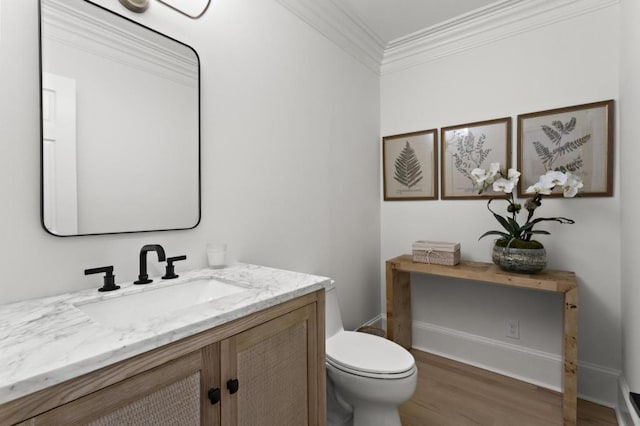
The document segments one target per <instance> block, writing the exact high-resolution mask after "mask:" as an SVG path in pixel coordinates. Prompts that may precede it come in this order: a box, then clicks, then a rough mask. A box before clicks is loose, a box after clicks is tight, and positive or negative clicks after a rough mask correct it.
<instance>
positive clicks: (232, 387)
mask: <svg viewBox="0 0 640 426" xmlns="http://www.w3.org/2000/svg"><path fill="white" fill-rule="evenodd" d="M238 387H240V384H239V383H238V379H231V380H229V381H228V382H227V389H229V393H230V394H232V395H233V394H234V393H236V392H238Z"/></svg>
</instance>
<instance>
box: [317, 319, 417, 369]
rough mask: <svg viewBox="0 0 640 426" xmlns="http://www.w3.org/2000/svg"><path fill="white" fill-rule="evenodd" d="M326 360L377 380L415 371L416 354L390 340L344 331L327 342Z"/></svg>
mask: <svg viewBox="0 0 640 426" xmlns="http://www.w3.org/2000/svg"><path fill="white" fill-rule="evenodd" d="M326 356H327V363H328V364H329V365H331V366H333V367H335V368H337V369H339V370H342V371H344V372H346V373H349V374H355V375H358V376H363V377H371V378H377V379H402V378H405V377H408V376H410V375H412V374H414V372H415V360H414V359H413V356H412V355H411V354H410V353H409V352H408V351H407V350H405V349H404V348H403V347H402V346H400V345H398V344H397V343H394V342H392V341H390V340H387V339H384V338H381V337H378V336H373V335H371V334H366V333H358V332H353V331H342V332H339V333H337V334H336V335H334V336H333V337H331V338H330V339H329V340H327V341H326Z"/></svg>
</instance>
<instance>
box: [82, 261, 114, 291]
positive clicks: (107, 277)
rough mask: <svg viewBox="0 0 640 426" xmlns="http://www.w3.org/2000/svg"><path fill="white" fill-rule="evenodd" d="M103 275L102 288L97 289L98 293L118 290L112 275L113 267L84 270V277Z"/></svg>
mask: <svg viewBox="0 0 640 426" xmlns="http://www.w3.org/2000/svg"><path fill="white" fill-rule="evenodd" d="M102 273H104V284H103V286H102V287H100V288H99V289H98V291H113V290H117V289H119V288H120V286H119V285H116V276H115V275H113V265H111V266H102V267H100V268H90V269H85V270H84V274H85V275H92V274H102Z"/></svg>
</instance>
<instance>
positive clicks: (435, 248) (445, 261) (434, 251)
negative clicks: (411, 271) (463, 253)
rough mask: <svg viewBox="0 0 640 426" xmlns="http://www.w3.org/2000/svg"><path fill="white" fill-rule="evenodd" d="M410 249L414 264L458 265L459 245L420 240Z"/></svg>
mask: <svg viewBox="0 0 640 426" xmlns="http://www.w3.org/2000/svg"><path fill="white" fill-rule="evenodd" d="M412 248H413V261H414V262H420V263H432V264H434V265H448V266H454V265H457V264H458V263H460V243H446V242H441V241H424V240H420V241H416V242H415V243H413V247H412Z"/></svg>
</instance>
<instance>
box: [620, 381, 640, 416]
mask: <svg viewBox="0 0 640 426" xmlns="http://www.w3.org/2000/svg"><path fill="white" fill-rule="evenodd" d="M617 395H618V406H617V408H616V417H617V418H618V424H619V425H620V426H640V417H639V416H638V413H637V412H636V410H635V408H633V406H632V405H631V404H632V403H631V400H630V399H629V385H628V384H627V381H626V380H625V378H624V376H622V375H621V376H620V379H619V380H618V394H617Z"/></svg>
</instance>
